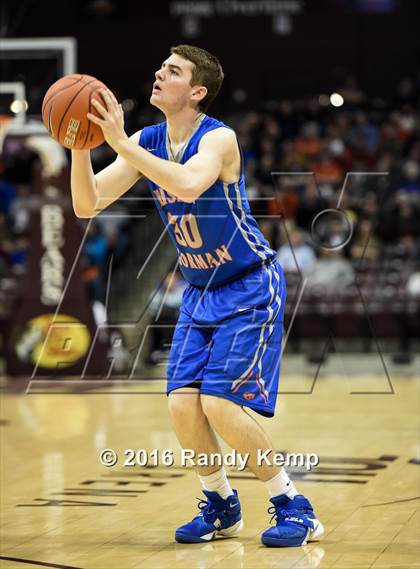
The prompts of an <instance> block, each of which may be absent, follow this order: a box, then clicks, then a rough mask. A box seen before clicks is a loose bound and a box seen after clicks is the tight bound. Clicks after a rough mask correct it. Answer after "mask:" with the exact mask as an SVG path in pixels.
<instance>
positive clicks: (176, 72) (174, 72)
mask: <svg viewBox="0 0 420 569" xmlns="http://www.w3.org/2000/svg"><path fill="white" fill-rule="evenodd" d="M171 73H173V74H174V75H179V73H178V71H175V69H171Z"/></svg>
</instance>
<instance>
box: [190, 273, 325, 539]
mask: <svg viewBox="0 0 420 569" xmlns="http://www.w3.org/2000/svg"><path fill="white" fill-rule="evenodd" d="M259 277H260V278H259V280H257V279H256V278H255V275H253V278H252V280H250V279H247V278H245V279H241V281H242V282H241V283H232V284H231V285H226V287H224V290H223V291H221V292H220V293H219V295H220V294H223V297H224V298H226V299H230V302H231V303H232V305H234V306H235V307H236V312H234V313H233V314H232V315H231V316H230V318H229V319H225V320H224V321H223V322H221V323H220V325H219V327H218V329H217V331H216V332H215V333H214V335H213V346H212V351H211V355H210V358H209V361H208V364H207V366H206V370H205V372H204V376H203V380H202V387H201V389H200V393H201V400H202V407H203V410H204V412H205V413H206V415H207V417H208V419H209V422H210V424H211V425H212V426H213V427H214V429H215V430H216V432H217V433H219V434H220V436H221V437H222V438H223V439H224V440H225V441H226V442H227V443H228V444H229V445H230V446H232V447H233V448H235V449H236V450H238V452H240V454H241V455H243V456H245V455H249V459H248V466H249V467H250V468H251V470H253V472H254V473H255V474H256V476H257V477H258V478H259V479H260V480H262V481H263V482H265V484H266V486H267V490H268V492H269V494H270V496H271V498H270V500H271V502H272V504H273V507H274V511H273V513H274V514H275V515H276V517H277V525H276V527H275V528H270V529H269V530H267V532H264V534H263V536H262V541H263V543H265V544H266V545H276V546H294V545H302V544H304V543H305V542H306V541H307V539H308V538H310V537H311V536H312V537H318V536H319V535H320V533H322V526H321V524H320V523H319V522H318V520H316V518H315V516H314V514H313V510H312V507H311V505H310V503H309V502H308V500H306V498H304V497H303V496H301V495H299V494H297V491H296V489H295V488H294V486H293V484H292V483H291V482H290V480H289V477H288V475H287V473H286V471H285V470H284V468H279V467H278V466H275V465H274V464H267V463H266V462H265V461H263V460H262V461H258V456H259V455H258V453H260V454H263V453H265V452H266V451H267V450H269V449H272V448H273V447H272V443H271V441H270V440H269V438H268V436H267V435H266V433H265V432H264V430H263V429H262V428H261V426H260V425H259V424H258V423H257V421H256V420H255V419H254V418H253V417H252V416H251V415H250V414H248V413H246V412H245V411H244V410H243V409H242V407H250V408H251V409H253V410H254V411H257V412H258V413H261V414H263V415H266V416H273V414H274V410H275V403H276V398H277V392H278V378H279V372H280V354H281V341H282V332H283V310H284V302H285V290H284V277H283V276H282V273H281V269H279V267H278V266H276V264H275V263H273V264H272V265H270V266H269V267H266V268H264V269H262V270H261V272H260V273H259ZM240 284H242V285H243V287H242V288H241V287H240V286H239V285H240ZM218 300H219V299H216V298H215V300H214V304H216V303H217V302H218ZM253 303H254V304H253ZM208 304H210V302H208ZM238 306H239V307H250V309H249V310H248V309H247V310H239V311H238V309H237V307H238ZM291 510H299V514H298V516H292V515H291V513H290V512H291ZM289 514H290V515H289ZM292 517H293V518H294V519H293V520H292V519H291V518H292ZM296 520H298V521H296Z"/></svg>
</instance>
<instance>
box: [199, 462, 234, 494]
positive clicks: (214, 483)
mask: <svg viewBox="0 0 420 569" xmlns="http://www.w3.org/2000/svg"><path fill="white" fill-rule="evenodd" d="M198 477H199V479H200V482H201V484H202V486H203V488H204V490H210V492H217V493H218V494H219V496H221V497H222V498H223V500H226V498H227V497H228V496H232V494H233V490H232V488H231V486H230V484H229V480H228V479H227V476H226V470H225V469H224V468H222V469H221V470H217V471H216V472H213V473H212V474H208V475H207V476H201V475H198Z"/></svg>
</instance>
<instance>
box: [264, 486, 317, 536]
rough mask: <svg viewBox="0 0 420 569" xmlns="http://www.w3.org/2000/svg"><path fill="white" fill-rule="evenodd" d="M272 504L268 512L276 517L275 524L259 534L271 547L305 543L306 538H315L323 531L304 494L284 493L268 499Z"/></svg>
mask: <svg viewBox="0 0 420 569" xmlns="http://www.w3.org/2000/svg"><path fill="white" fill-rule="evenodd" d="M270 502H271V503H272V504H273V505H272V506H271V507H270V508H268V513H269V514H273V516H272V518H271V520H273V518H276V525H275V526H273V527H270V528H268V529H267V530H266V531H265V532H264V533H263V534H262V536H261V541H262V542H263V544H264V545H268V546H271V547H298V546H300V545H306V542H307V541H308V540H315V539H318V538H319V537H321V535H322V534H323V533H324V528H323V526H322V524H321V522H320V521H319V520H317V518H316V516H315V514H314V510H313V508H312V506H311V503H310V502H309V500H308V499H307V498H305V496H302V495H301V494H298V495H297V496H295V497H294V498H288V497H287V496H286V495H285V494H281V495H280V496H274V498H271V499H270Z"/></svg>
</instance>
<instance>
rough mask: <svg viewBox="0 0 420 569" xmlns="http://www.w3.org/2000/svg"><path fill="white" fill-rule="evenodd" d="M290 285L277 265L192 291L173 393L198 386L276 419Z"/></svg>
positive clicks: (173, 364) (182, 318) (174, 359)
mask: <svg viewBox="0 0 420 569" xmlns="http://www.w3.org/2000/svg"><path fill="white" fill-rule="evenodd" d="M285 301H286V285H285V279H284V275H283V271H282V269H281V266H280V264H279V262H278V261H277V259H275V260H274V261H273V262H271V263H270V264H268V265H266V266H264V267H259V268H258V269H256V270H255V271H253V272H251V273H248V274H247V275H245V276H244V277H242V278H240V279H238V280H235V281H233V282H230V283H227V284H225V285H221V286H218V287H214V288H211V289H208V290H202V289H200V288H198V287H195V286H193V285H188V287H187V288H186V289H185V291H184V295H183V301H182V306H181V309H180V314H179V318H178V322H177V325H176V327H175V331H174V335H173V339H172V346H171V350H170V354H169V361H168V367H167V380H168V384H167V393H168V394H169V393H170V392H171V391H174V390H175V389H178V388H180V387H185V386H187V385H190V384H192V383H194V384H195V385H196V386H197V387H199V389H200V393H205V394H208V395H215V396H218V397H223V398H226V399H229V400H230V401H233V402H234V403H237V404H238V405H241V406H245V407H250V408H251V409H253V410H254V411H256V412H257V413H260V414H261V415H264V416H266V417H272V416H273V415H274V410H275V405H276V399H277V392H278V382H279V375H280V355H281V347H282V335H283V319H284V305H285Z"/></svg>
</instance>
